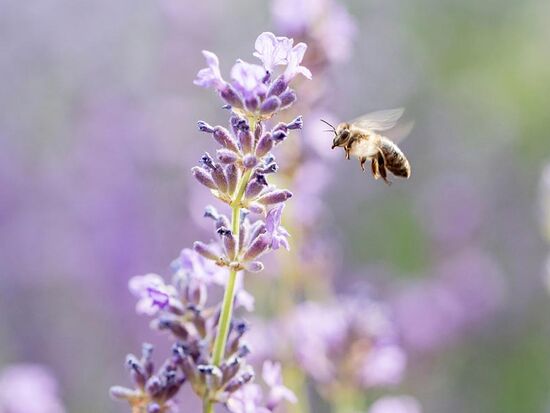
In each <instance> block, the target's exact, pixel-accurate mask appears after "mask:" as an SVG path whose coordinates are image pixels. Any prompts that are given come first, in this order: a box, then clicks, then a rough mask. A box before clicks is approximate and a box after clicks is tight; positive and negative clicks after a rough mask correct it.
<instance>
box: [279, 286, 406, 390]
mask: <svg viewBox="0 0 550 413" xmlns="http://www.w3.org/2000/svg"><path fill="white" fill-rule="evenodd" d="M286 323H287V329H288V331H289V333H288V334H289V337H290V340H291V343H292V347H293V350H294V353H295V356H296V358H297V361H298V363H299V364H300V366H301V367H302V368H303V369H304V370H306V372H307V373H308V374H309V375H310V376H311V377H312V378H313V379H315V380H316V381H318V382H320V383H322V384H323V383H324V384H328V383H331V382H335V381H342V382H345V383H347V384H348V385H355V386H357V387H359V388H371V387H385V386H393V385H395V384H398V383H399V382H400V381H401V378H402V376H403V373H404V370H405V366H406V356H405V353H404V352H403V350H402V349H401V348H400V347H399V345H398V344H397V337H396V334H395V328H394V327H393V324H392V322H391V320H390V318H389V317H388V314H387V312H386V310H385V309H384V308H383V307H382V306H381V305H380V304H379V303H376V302H374V301H370V300H364V299H361V300H360V299H357V298H350V297H338V304H331V305H327V304H317V303H313V302H308V303H304V304H302V305H300V306H299V307H298V308H297V309H296V311H295V312H294V313H293V314H292V315H291V316H289V317H288V318H287V320H286Z"/></svg>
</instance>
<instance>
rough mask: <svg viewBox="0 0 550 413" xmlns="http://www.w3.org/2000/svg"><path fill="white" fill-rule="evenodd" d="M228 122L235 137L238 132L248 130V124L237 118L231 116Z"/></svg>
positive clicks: (244, 120)
mask: <svg viewBox="0 0 550 413" xmlns="http://www.w3.org/2000/svg"><path fill="white" fill-rule="evenodd" d="M229 121H230V123H231V128H232V129H233V132H234V133H235V135H237V134H238V133H239V131H240V130H249V129H250V125H249V124H248V121H247V120H246V119H243V118H241V117H239V116H232V117H231V119H230V120H229Z"/></svg>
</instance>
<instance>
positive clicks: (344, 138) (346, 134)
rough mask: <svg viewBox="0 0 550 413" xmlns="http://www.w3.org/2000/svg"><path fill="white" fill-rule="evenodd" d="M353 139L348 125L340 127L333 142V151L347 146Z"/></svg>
mask: <svg viewBox="0 0 550 413" xmlns="http://www.w3.org/2000/svg"><path fill="white" fill-rule="evenodd" d="M350 137H351V133H350V131H349V129H348V126H347V125H346V124H344V125H341V126H338V129H337V130H336V132H335V136H334V139H333V140H332V149H334V148H336V147H338V146H346V144H347V143H348V141H349V138H350Z"/></svg>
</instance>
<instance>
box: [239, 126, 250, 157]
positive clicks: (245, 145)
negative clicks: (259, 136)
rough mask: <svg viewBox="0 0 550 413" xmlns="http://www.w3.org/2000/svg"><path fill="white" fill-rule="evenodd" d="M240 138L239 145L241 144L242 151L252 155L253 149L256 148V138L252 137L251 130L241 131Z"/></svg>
mask: <svg viewBox="0 0 550 413" xmlns="http://www.w3.org/2000/svg"><path fill="white" fill-rule="evenodd" d="M237 136H238V137H239V143H240V144H241V149H242V151H243V152H244V153H250V152H252V148H253V146H254V136H252V132H250V129H249V130H246V131H244V130H240V131H239V132H238V135H237Z"/></svg>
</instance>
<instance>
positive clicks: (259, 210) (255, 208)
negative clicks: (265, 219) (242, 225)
mask: <svg viewBox="0 0 550 413" xmlns="http://www.w3.org/2000/svg"><path fill="white" fill-rule="evenodd" d="M247 208H248V210H249V211H250V212H253V213H254V214H259V215H263V214H264V213H265V207H264V206H263V205H261V204H258V203H257V202H251V203H249V204H248V206H247Z"/></svg>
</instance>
